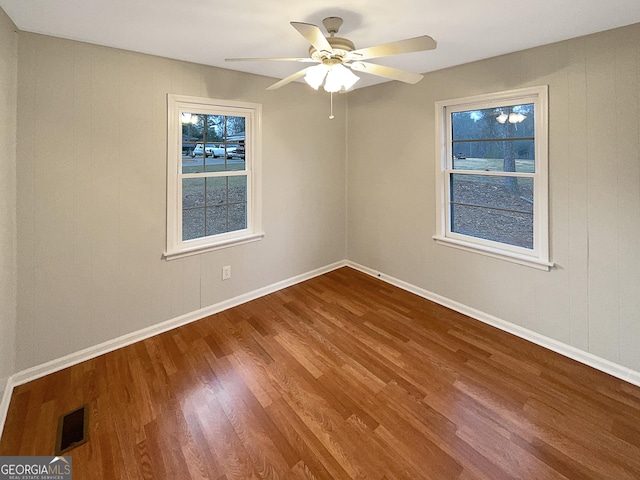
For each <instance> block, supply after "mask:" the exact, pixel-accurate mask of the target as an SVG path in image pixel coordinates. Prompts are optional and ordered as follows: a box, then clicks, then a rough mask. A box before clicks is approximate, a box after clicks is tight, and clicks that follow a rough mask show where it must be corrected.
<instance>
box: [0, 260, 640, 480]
mask: <svg viewBox="0 0 640 480" xmlns="http://www.w3.org/2000/svg"><path fill="white" fill-rule="evenodd" d="M85 403H87V404H89V406H90V426H89V441H88V442H87V443H85V444H84V445H81V446H79V447H77V448H76V449H74V450H72V451H71V452H70V455H72V457H73V469H74V479H77V480H84V479H90V480H100V479H109V480H110V479H157V480H160V479H171V480H175V479H180V480H182V479H229V480H230V479H250V478H291V479H313V478H317V479H348V478H354V479H356V478H357V479H364V478H371V479H422V478H424V479H461V480H470V479H484V480H498V479H506V478H522V479H529V480H534V479H535V480H539V479H562V478H567V479H580V480H583V479H615V480H623V479H638V478H640V388H638V387H635V386H632V385H630V384H627V383H625V382H623V381H621V380H618V379H615V378H613V377H610V376H608V375H606V374H604V373H601V372H598V371H596V370H593V369H591V368H589V367H586V366H584V365H581V364H578V363H576V362H574V361H572V360H569V359H567V358H564V357H562V356H560V355H557V354H554V353H552V352H549V351H547V350H545V349H543V348H541V347H537V346H535V345H533V344H530V343H528V342H526V341H524V340H521V339H518V338H516V337H514V336H511V335H509V334H506V333H504V332H501V331H498V330H496V329H493V328H491V327H489V326H486V325H484V324H481V323H479V322H477V321H475V320H471V319H469V318H468V317H465V316H463V315H460V314H458V313H456V312H453V311H451V310H448V309H446V308H443V307H440V306H438V305H436V304H433V303H431V302H429V301H426V300H424V299H421V298H419V297H417V296H414V295H412V294H410V293H407V292H405V291H402V290H400V289H397V288H395V287H392V286H389V285H387V284H385V283H383V282H381V281H379V280H377V279H374V278H371V277H368V276H366V275H364V274H361V273H359V272H357V271H355V270H352V269H349V268H342V269H340V270H336V271H334V272H331V273H329V274H326V275H323V276H320V277H317V278H314V279H312V280H309V281H307V282H304V283H302V284H299V285H295V286H293V287H290V288H287V289H285V290H281V291H279V292H277V293H274V294H271V295H268V296H266V297H262V298H260V299H258V300H254V301H252V302H249V303H247V304H244V305H241V306H239V307H236V308H233V309H230V310H227V311H225V312H222V313H219V314H217V315H214V316H211V317H208V318H205V319H203V320H201V321H198V322H195V323H192V324H190V325H187V326H184V327H181V328H179V329H176V330H172V331H170V332H167V333H165V334H162V335H159V336H156V337H154V338H151V339H148V340H145V341H142V342H139V343H136V344H134V345H131V346H129V347H126V348H122V349H120V350H117V351H115V352H112V353H109V354H106V355H103V356H101V357H98V358H96V359H93V360H90V361H87V362H84V363H82V364H80V365H77V366H74V367H71V368H68V369H66V370H63V371H61V372H58V373H55V374H52V375H49V376H47V377H44V378H42V379H39V380H36V381H33V382H31V383H29V384H26V385H22V386H20V387H17V388H16V389H15V391H14V395H13V399H12V402H11V406H10V410H9V415H8V418H7V423H6V426H5V430H4V434H3V437H2V440H1V441H0V455H52V454H53V449H54V443H55V435H56V426H57V419H58V416H59V415H61V414H63V413H66V412H68V411H70V410H72V409H74V408H76V407H79V406H81V405H83V404H85Z"/></svg>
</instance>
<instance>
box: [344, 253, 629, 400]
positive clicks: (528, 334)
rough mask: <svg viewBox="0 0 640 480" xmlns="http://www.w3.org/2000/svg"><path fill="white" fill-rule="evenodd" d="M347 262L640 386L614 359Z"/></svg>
mask: <svg viewBox="0 0 640 480" xmlns="http://www.w3.org/2000/svg"><path fill="white" fill-rule="evenodd" d="M347 266H348V267H351V268H354V269H356V270H359V271H361V272H363V273H366V274H367V275H371V276H372V277H376V278H379V279H380V280H382V281H384V282H387V283H389V284H391V285H394V286H396V287H399V288H402V289H403V290H406V291H408V292H411V293H415V294H416V295H418V296H420V297H422V298H426V299H427V300H431V301H432V302H435V303H437V304H439V305H442V306H445V307H447V308H450V309H451V310H455V311H456V312H460V313H462V314H464V315H467V316H469V317H471V318H473V319H475V320H478V321H480V322H483V323H486V324H488V325H491V326H493V327H496V328H498V329H500V330H503V331H505V332H509V333H511V334H513V335H515V336H517V337H520V338H523V339H525V340H528V341H530V342H532V343H535V344H536V345H540V346H542V347H545V348H548V349H549V350H551V351H553V352H556V353H559V354H560V355H564V356H565V357H569V358H571V359H573V360H576V361H578V362H580V363H583V364H585V365H589V366H590V367H593V368H595V369H597V370H600V371H602V372H605V373H608V374H609V375H612V376H614V377H616V378H619V379H621V380H624V381H625V382H629V383H631V384H633V385H636V386H639V387H640V372H637V371H635V370H631V369H630V368H627V367H624V366H622V365H618V364H617V363H614V362H611V361H609V360H606V359H604V358H601V357H598V356H596V355H593V354H592V353H589V352H585V351H584V350H580V349H578V348H575V347H572V346H571V345H567V344H566V343H562V342H559V341H557V340H554V339H553V338H549V337H546V336H544V335H541V334H539V333H536V332H534V331H532V330H529V329H526V328H524V327H521V326H519V325H515V324H513V323H510V322H507V321H505V320H502V319H500V318H497V317H494V316H493V315H489V314H487V313H484V312H481V311H480V310H476V309H475V308H471V307H468V306H467V305H464V304H462V303H459V302H456V301H455V300H451V299H449V298H446V297H443V296H442V295H438V294H437V293H433V292H430V291H428V290H425V289H423V288H420V287H417V286H415V285H412V284H410V283H407V282H405V281H403V280H399V279H397V278H394V277H391V276H389V275H386V274H384V273H381V272H379V271H376V270H373V269H371V268H368V267H365V266H363V265H359V264H357V263H354V262H351V261H347Z"/></svg>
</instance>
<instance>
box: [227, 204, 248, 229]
mask: <svg viewBox="0 0 640 480" xmlns="http://www.w3.org/2000/svg"><path fill="white" fill-rule="evenodd" d="M245 228H247V204H246V203H235V204H231V205H229V231H233V230H243V229H245Z"/></svg>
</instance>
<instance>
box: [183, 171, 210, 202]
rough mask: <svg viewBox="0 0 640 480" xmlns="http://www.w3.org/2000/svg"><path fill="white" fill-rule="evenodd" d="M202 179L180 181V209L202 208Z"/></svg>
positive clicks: (203, 199) (203, 185) (203, 197)
mask: <svg viewBox="0 0 640 480" xmlns="http://www.w3.org/2000/svg"><path fill="white" fill-rule="evenodd" d="M204 188H205V184H204V178H184V179H182V208H193V207H204V203H205V196H204Z"/></svg>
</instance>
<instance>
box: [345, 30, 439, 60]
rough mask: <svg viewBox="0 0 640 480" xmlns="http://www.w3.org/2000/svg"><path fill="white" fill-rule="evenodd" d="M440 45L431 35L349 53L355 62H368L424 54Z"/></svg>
mask: <svg viewBox="0 0 640 480" xmlns="http://www.w3.org/2000/svg"><path fill="white" fill-rule="evenodd" d="M437 45H438V44H437V43H436V41H435V40H434V39H433V38H431V37H430V36H429V35H422V36H421V37H414V38H407V39H406V40H399V41H397V42H391V43H385V44H383V45H376V46H375V47H369V48H360V49H358V50H354V51H352V52H350V53H349V56H350V57H351V58H352V59H353V60H366V59H368V58H379V57H388V56H389V55H397V54H399V53H411V52H422V51H424V50H433V49H434V48H436V46H437Z"/></svg>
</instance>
